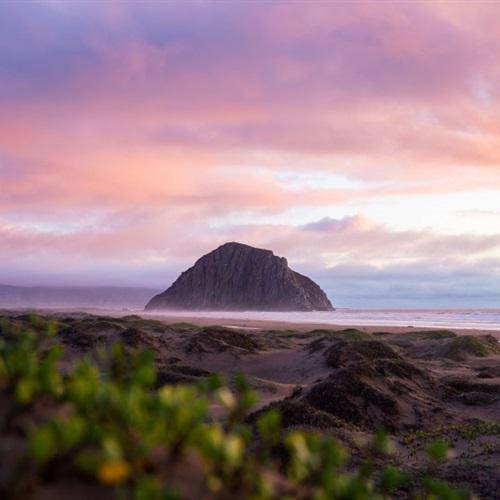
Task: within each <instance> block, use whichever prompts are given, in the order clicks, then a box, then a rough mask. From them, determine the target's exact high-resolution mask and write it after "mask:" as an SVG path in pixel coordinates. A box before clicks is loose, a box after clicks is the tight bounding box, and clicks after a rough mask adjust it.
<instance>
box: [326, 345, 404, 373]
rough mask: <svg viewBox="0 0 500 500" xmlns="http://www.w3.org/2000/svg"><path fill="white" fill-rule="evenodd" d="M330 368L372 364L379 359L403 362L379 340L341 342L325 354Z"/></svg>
mask: <svg viewBox="0 0 500 500" xmlns="http://www.w3.org/2000/svg"><path fill="white" fill-rule="evenodd" d="M324 356H325V359H326V362H327V364H328V366H331V367H332V368H340V367H342V366H345V365H347V364H350V363H359V362H363V361H365V362H371V361H375V360H379V359H392V360H401V359H402V358H401V357H400V356H399V354H397V353H396V352H395V351H394V349H393V348H392V347H391V346H389V345H388V344H386V343H385V342H380V341H379V340H361V339H360V340H357V341H355V342H354V343H353V342H352V341H346V340H341V341H339V342H336V343H335V344H334V345H332V346H331V347H329V348H328V349H327V350H326V351H325V353H324Z"/></svg>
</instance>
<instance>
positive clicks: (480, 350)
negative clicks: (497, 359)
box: [444, 335, 500, 361]
mask: <svg viewBox="0 0 500 500" xmlns="http://www.w3.org/2000/svg"><path fill="white" fill-rule="evenodd" d="M490 354H500V346H499V344H498V342H497V340H496V339H495V337H493V336H492V335H481V336H478V337H474V336H472V335H462V336H460V337H456V338H454V339H453V340H452V341H451V342H450V343H449V344H448V345H447V346H446V350H445V352H444V356H445V357H447V358H450V359H453V360H455V361H464V360H465V359H467V357H468V356H473V357H479V358H484V357H486V356H488V355H490Z"/></svg>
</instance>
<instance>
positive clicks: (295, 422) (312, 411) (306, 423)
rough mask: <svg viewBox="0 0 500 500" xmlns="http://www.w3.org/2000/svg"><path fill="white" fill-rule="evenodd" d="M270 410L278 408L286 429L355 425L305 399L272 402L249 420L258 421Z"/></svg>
mask: <svg viewBox="0 0 500 500" xmlns="http://www.w3.org/2000/svg"><path fill="white" fill-rule="evenodd" d="M269 410H276V411H278V412H279V413H280V415H281V424H282V426H283V427H284V428H285V429H288V428H292V427H300V428H309V429H320V430H328V429H337V428H345V427H350V428H352V427H353V426H352V425H351V426H349V424H347V423H346V422H345V421H343V420H340V419H339V418H336V417H335V416H333V415H331V414H329V413H326V412H324V411H321V410H318V409H316V408H314V407H313V406H311V405H309V404H307V403H305V402H304V401H296V400H293V399H284V400H281V401H276V402H274V403H271V404H270V405H268V406H266V407H265V408H263V409H262V410H259V411H258V412H256V413H253V414H251V415H250V416H249V418H248V422H249V423H254V422H256V421H257V419H258V417H260V416H261V415H263V414H265V413H266V412H267V411H269Z"/></svg>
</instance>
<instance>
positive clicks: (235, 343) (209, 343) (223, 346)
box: [186, 326, 262, 354]
mask: <svg viewBox="0 0 500 500" xmlns="http://www.w3.org/2000/svg"><path fill="white" fill-rule="evenodd" d="M261 348H262V346H261V343H260V342H259V341H258V339H257V338H256V337H255V336H254V335H251V334H249V333H243V332H241V331H238V330H233V329H231V328H225V327H222V326H206V327H203V328H202V330H201V331H198V332H196V333H192V334H191V333H190V334H188V336H187V341H186V352H187V353H193V354H196V353H207V352H217V353H221V352H225V351H233V352H234V351H236V352H240V353H248V354H250V353H254V352H257V351H258V350H260V349H261Z"/></svg>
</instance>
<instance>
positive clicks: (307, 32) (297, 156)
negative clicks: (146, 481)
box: [0, 0, 500, 307]
mask: <svg viewBox="0 0 500 500" xmlns="http://www.w3.org/2000/svg"><path fill="white" fill-rule="evenodd" d="M499 18H500V3H495V2H484V3H481V2H473V3H472V2H470V3H467V2H456V3H454V2H450V1H447V2H399V1H398V2H394V3H391V2H375V1H373V2H333V1H331V2H329V1H307V2H306V1H304V2H300V1H294V2H289V1H286V2H285V1H275V2H272V1H270V2H258V1H248V2H245V1H229V0H228V1H219V2H209V1H190V2H184V1H179V2H173V1H172V2H140V3H139V2H131V3H125V2H123V1H121V2H113V1H109V2H91V1H87V2H80V3H79V2H77V1H72V2H67V1H63V0H61V1H55V0H53V1H40V2H36V3H27V2H19V1H14V2H9V1H3V2H1V3H0V282H3V283H10V284H20V285H31V284H58V285H60V284H80V285H104V284H106V285H108V284H112V285H134V286H135V285H137V286H152V287H159V288H165V287H166V286H167V285H169V284H170V282H171V281H172V280H173V279H174V278H175V276H176V275H177V273H178V272H179V271H181V270H182V269H183V268H185V267H186V266H188V265H190V264H191V263H192V261H193V260H195V259H196V258H197V257H199V256H200V255H201V254H203V253H205V252H207V251H209V250H211V249H213V248H214V247H216V246H217V245H219V244H221V243H223V242H225V241H233V240H234V241H240V242H245V243H248V244H252V245H255V246H259V247H265V248H270V249H272V250H274V251H275V253H277V254H279V255H284V256H286V257H287V258H288V260H289V262H290V264H291V265H292V267H294V268H295V269H297V270H298V271H302V272H305V273H307V274H309V275H311V276H312V277H313V278H314V279H316V280H317V282H318V283H319V284H320V285H322V286H323V287H324V288H325V289H326V291H327V292H328V293H329V295H330V297H331V298H332V300H333V301H334V303H335V304H336V305H338V306H341V307H466V306H468V307H494V306H497V307H500V118H499V117H500V58H499V57H498V54H499V53H500V31H499V30H498V19H499Z"/></svg>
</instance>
